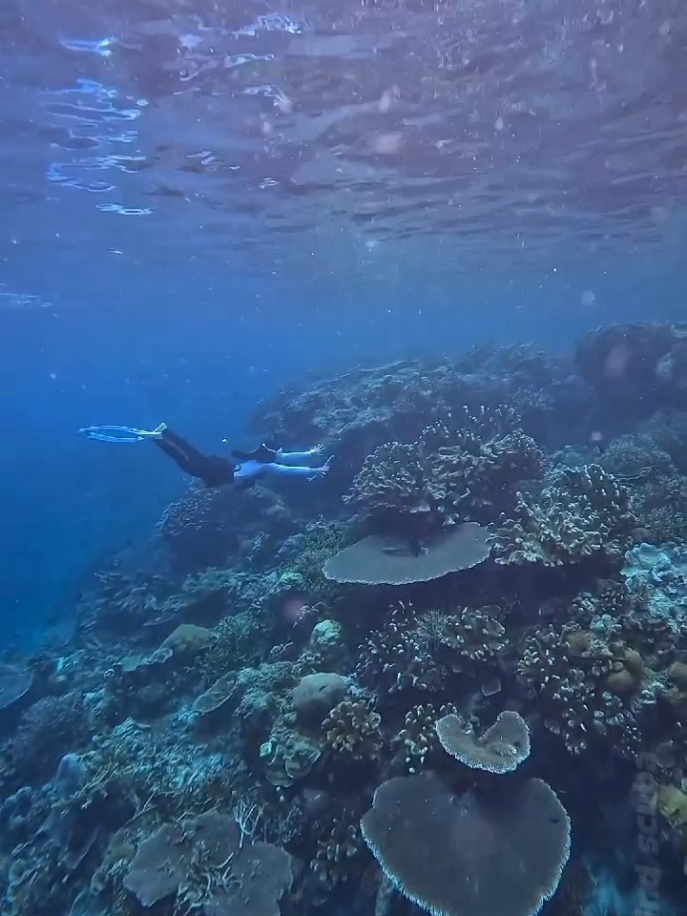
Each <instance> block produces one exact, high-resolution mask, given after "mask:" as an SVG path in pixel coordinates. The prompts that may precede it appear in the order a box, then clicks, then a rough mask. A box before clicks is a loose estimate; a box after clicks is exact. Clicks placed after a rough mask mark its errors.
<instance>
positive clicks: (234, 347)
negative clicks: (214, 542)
mask: <svg viewBox="0 0 687 916" xmlns="http://www.w3.org/2000/svg"><path fill="white" fill-rule="evenodd" d="M0 140H1V142H0V169H1V171H0V213H1V214H2V221H1V223H0V373H1V377H2V389H1V394H0V433H1V434H2V437H3V448H2V450H0V494H1V497H0V526H1V527H0V547H1V549H0V583H1V585H2V589H1V595H2V610H1V613H2V619H1V622H2V625H3V629H4V631H5V632H6V633H7V638H8V639H11V638H13V636H12V634H13V633H14V631H15V629H16V628H20V629H21V630H22V631H26V630H27V629H28V630H32V629H33V630H36V629H37V630H40V629H41V628H42V627H43V626H44V625H45V623H44V622H45V621H46V620H48V619H49V618H50V617H51V616H52V615H53V614H54V613H55V611H56V610H57V611H58V614H59V613H65V612H66V611H65V610H64V608H65V607H66V606H67V604H68V599H69V596H70V595H71V594H72V593H73V591H74V589H76V588H77V587H78V583H79V581H80V577H81V576H82V574H83V572H84V571H85V570H86V569H87V568H88V567H89V565H90V564H91V563H93V562H95V561H97V560H98V559H99V558H101V557H102V556H104V555H106V554H107V553H108V552H109V551H111V550H113V549H115V548H117V547H119V546H121V545H122V544H123V543H124V542H125V541H126V540H127V539H128V538H132V537H136V536H137V535H138V534H140V533H141V532H144V531H146V530H147V529H148V528H149V526H150V525H151V524H152V522H154V520H155V519H156V518H157V517H158V515H159V512H160V510H161V508H162V507H163V506H164V505H165V504H166V502H168V501H169V499H170V497H172V496H174V495H176V494H178V493H179V492H181V491H182V489H183V488H184V487H185V482H184V480H183V479H182V477H181V475H180V474H179V472H177V471H176V469H175V468H174V467H170V466H168V465H167V464H166V463H164V462H160V460H159V456H158V455H157V454H154V453H153V450H149V449H146V448H137V447H131V448H130V449H127V448H126V447H122V448H121V449H119V448H113V449H108V448H98V447H96V446H94V445H93V444H92V443H88V442H85V441H83V440H82V439H80V438H78V437H77V435H76V430H77V428H78V427H80V426H82V425H85V424H88V423H98V422H115V423H116V422H120V423H130V424H134V425H141V426H146V425H155V424H156V423H158V422H159V421H160V420H163V419H164V420H166V421H167V422H169V423H170V424H174V426H175V427H178V428H179V429H181V430H183V431H184V432H186V433H188V435H189V436H190V437H191V438H194V439H196V440H198V442H199V443H202V444H203V445H204V446H206V447H207V448H208V449H213V448H214V449H218V448H220V447H221V440H222V439H223V438H225V437H226V438H228V439H229V440H230V441H232V442H234V441H240V440H241V439H242V438H243V437H244V436H245V426H246V422H247V418H248V417H249V415H250V414H251V412H252V411H253V409H254V407H255V405H256V403H257V402H258V401H259V400H260V399H261V398H263V397H265V396H268V395H270V394H271V393H273V392H275V391H276V390H277V389H279V388H280V387H281V386H282V385H284V384H287V383H291V382H297V381H299V380H302V379H304V378H306V377H307V376H308V374H310V373H315V372H318V371H322V370H330V369H332V368H333V367H337V368H338V367H343V366H347V365H350V364H352V363H355V362H357V361H359V360H361V359H374V360H378V361H382V360H385V359H387V358H390V357H393V356H398V355H405V354H410V353H416V352H428V351H429V352H456V351H459V350H462V349H465V348H467V347H469V346H471V345H472V344H473V343H476V342H482V341H494V342H511V341H524V340H534V341H537V342H540V343H542V344H545V345H547V346H548V347H551V348H554V349H564V348H567V347H569V346H571V343H572V341H573V339H574V337H575V336H576V335H577V334H579V333H580V332H581V331H582V330H585V329H587V328H590V327H594V326H597V325H599V324H602V323H610V322H612V321H616V320H635V319H642V318H643V319H654V318H655V319H680V318H684V317H685V306H686V303H687V282H686V280H687V248H686V241H687V232H686V229H685V227H686V225H687V223H686V218H685V209H684V200H685V196H686V195H687V8H685V6H684V4H683V3H682V2H681V0H652V2H651V3H645V2H643V0H631V2H627V0H609V2H603V0H581V2H575V3H573V2H571V0H479V2H476V3H474V2H471V3H456V2H454V0H438V2H426V0H395V2H389V0H379V2H373V0H364V2H357V0H336V2H334V0H326V2H322V0H317V2H314V0H303V2H302V3H299V2H298V0H289V2H286V3H283V4H281V5H280V4H277V3H275V2H273V0H266V2H249V0H232V2H229V0H224V2H219V3H209V2H205V0H167V2H165V3H162V2H154V0H150V2H133V0H132V2H127V3H122V2H114V0H92V2H86V0H7V2H5V3H3V4H2V6H1V7H0ZM66 603H67V604H66Z"/></svg>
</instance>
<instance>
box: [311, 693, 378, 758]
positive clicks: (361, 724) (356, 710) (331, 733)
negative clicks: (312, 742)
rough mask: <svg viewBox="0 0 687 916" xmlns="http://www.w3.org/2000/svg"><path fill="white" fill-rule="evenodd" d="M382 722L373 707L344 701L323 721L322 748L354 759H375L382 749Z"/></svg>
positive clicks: (368, 704) (360, 702) (353, 701)
mask: <svg viewBox="0 0 687 916" xmlns="http://www.w3.org/2000/svg"><path fill="white" fill-rule="evenodd" d="M381 722H382V718H381V716H380V715H379V713H378V712H377V711H376V710H375V708H374V706H373V705H372V704H370V703H365V702H362V701H360V700H358V701H356V700H343V701H342V702H341V703H339V704H337V705H336V706H335V707H334V708H333V709H332V711H331V712H330V713H329V715H328V716H327V718H326V719H325V720H324V723H323V726H322V727H323V729H324V741H325V745H326V746H327V747H328V748H329V749H330V750H331V751H334V752H335V753H339V754H343V755H344V756H347V757H351V758H353V759H354V760H376V759H377V758H378V757H379V754H380V752H381V750H382V748H383V746H384V738H383V735H382V732H381V728H380V726H381Z"/></svg>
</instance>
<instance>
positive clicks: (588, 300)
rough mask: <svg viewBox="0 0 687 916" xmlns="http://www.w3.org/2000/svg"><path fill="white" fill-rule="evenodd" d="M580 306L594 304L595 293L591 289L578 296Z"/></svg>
mask: <svg viewBox="0 0 687 916" xmlns="http://www.w3.org/2000/svg"><path fill="white" fill-rule="evenodd" d="M580 302H581V303H582V305H594V303H595V302H596V293H595V292H594V290H592V289H586V290H585V291H584V292H583V293H582V295H581V296H580Z"/></svg>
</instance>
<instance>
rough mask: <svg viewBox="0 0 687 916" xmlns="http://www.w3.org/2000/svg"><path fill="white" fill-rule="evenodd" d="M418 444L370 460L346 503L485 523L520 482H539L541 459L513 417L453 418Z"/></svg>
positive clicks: (384, 449) (371, 510)
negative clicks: (534, 480) (537, 479)
mask: <svg viewBox="0 0 687 916" xmlns="http://www.w3.org/2000/svg"><path fill="white" fill-rule="evenodd" d="M448 422H449V423H450V426H449V425H447V423H445V422H440V421H438V422H436V423H434V424H433V425H432V426H428V427H427V428H426V429H425V430H423V432H422V433H421V435H420V437H419V438H418V440H417V441H416V442H413V443H411V444H409V445H403V444H401V443H398V442H390V443H387V444H386V445H381V446H379V447H378V448H377V449H375V451H374V452H372V454H371V455H369V456H368V457H367V458H366V459H365V462H364V463H363V466H362V468H361V470H360V472H359V473H358V475H357V476H356V477H355V479H354V481H353V485H352V488H351V492H350V493H349V494H348V495H347V496H346V497H344V501H345V502H347V503H348V504H350V505H353V506H355V507H356V508H358V509H361V510H363V511H364V512H366V513H368V514H373V515H382V516H384V515H387V514H389V513H390V514H391V515H393V516H399V515H400V516H408V515H411V516H412V515H431V516H434V517H436V518H437V519H438V520H440V521H442V522H443V523H447V522H453V521H455V520H456V519H457V518H462V519H466V518H467V519H472V520H475V521H480V522H491V521H494V520H495V519H496V518H498V515H499V512H500V511H501V510H502V509H503V508H504V506H507V505H508V504H509V502H510V499H511V496H512V494H513V492H514V487H515V485H516V484H517V483H518V481H523V480H531V479H535V478H538V477H539V476H540V474H541V471H542V454H541V452H540V451H539V449H538V448H537V446H536V444H535V442H534V440H533V439H531V438H530V437H529V436H526V435H525V434H524V433H523V432H522V430H521V429H520V428H519V422H520V421H519V418H518V416H517V414H515V412H514V411H512V410H509V409H507V408H503V407H499V408H497V409H495V410H486V409H485V408H482V410H480V411H478V412H477V413H476V415H474V416H473V415H471V414H470V412H469V411H468V410H467V409H464V410H463V411H454V412H453V413H452V415H451V418H450V420H449V421H448Z"/></svg>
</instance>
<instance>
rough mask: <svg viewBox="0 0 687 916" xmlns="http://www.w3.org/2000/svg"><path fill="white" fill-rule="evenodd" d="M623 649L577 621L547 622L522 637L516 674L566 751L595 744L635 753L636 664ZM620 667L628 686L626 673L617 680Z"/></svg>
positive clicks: (637, 735) (630, 753)
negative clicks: (557, 625)
mask: <svg viewBox="0 0 687 916" xmlns="http://www.w3.org/2000/svg"><path fill="white" fill-rule="evenodd" d="M626 651H627V650H625V649H622V648H621V647H617V648H616V647H613V646H609V645H607V644H606V642H605V641H604V640H603V639H599V638H597V637H596V636H595V634H594V633H592V632H590V631H587V630H582V629H580V628H579V627H577V626H576V625H570V626H563V627H562V628H561V629H556V628H555V627H553V626H548V627H546V628H541V629H538V630H537V632H536V634H535V635H532V636H529V637H527V638H526V639H525V641H524V646H523V651H522V655H521V657H520V660H519V661H518V663H517V678H518V680H519V681H520V683H521V684H523V685H524V686H525V687H526V688H527V689H528V692H530V693H531V694H532V695H533V696H534V697H536V699H537V703H538V707H539V712H540V716H541V718H542V721H543V724H544V726H545V727H546V728H547V729H548V730H549V731H551V732H553V733H554V734H559V735H560V736H561V737H562V739H563V741H564V743H565V746H566V748H567V750H568V751H569V753H571V754H575V755H576V754H581V753H583V752H584V751H585V750H586V749H587V747H588V746H589V745H590V744H592V743H596V744H598V743H599V742H601V743H604V742H605V744H606V746H607V747H608V748H609V749H616V750H618V751H619V752H620V753H621V754H623V755H625V756H632V755H633V754H634V753H636V751H637V749H638V747H639V740H640V731H639V728H638V725H637V721H636V715H635V711H634V708H633V705H632V703H631V697H632V695H633V694H634V693H636V692H637V689H638V687H639V680H638V678H637V673H636V672H637V662H636V660H635V658H634V656H632V657H628V656H627V654H626ZM626 664H627V665H628V667H627V668H626V667H625V665H626ZM625 670H626V671H627V673H628V676H629V677H630V678H631V682H632V685H631V687H630V685H629V684H628V685H626V682H625V675H622V677H623V684H620V678H619V677H618V675H619V674H620V672H621V671H625ZM614 677H615V682H614ZM625 686H627V689H624V688H625ZM619 688H620V689H619Z"/></svg>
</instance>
